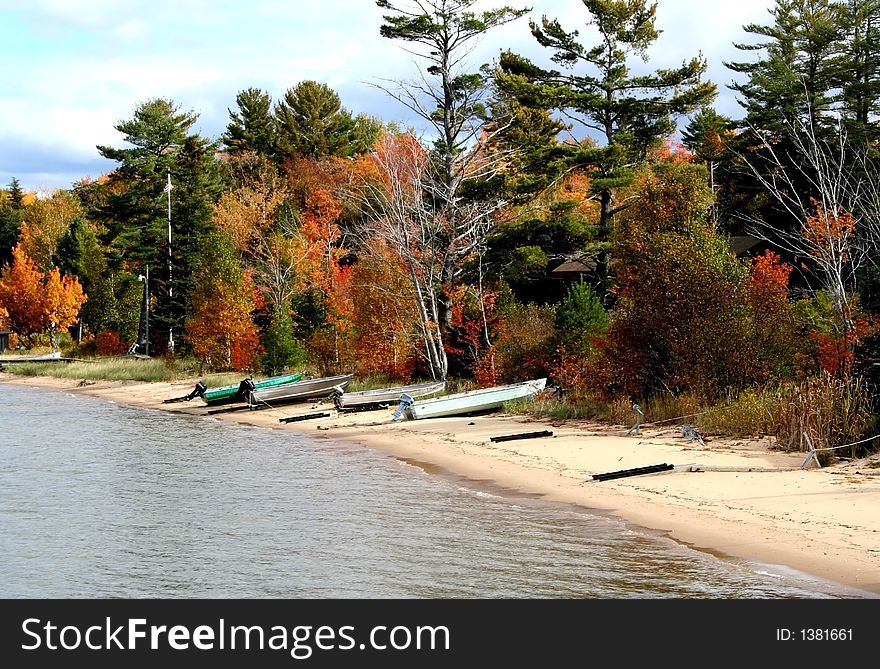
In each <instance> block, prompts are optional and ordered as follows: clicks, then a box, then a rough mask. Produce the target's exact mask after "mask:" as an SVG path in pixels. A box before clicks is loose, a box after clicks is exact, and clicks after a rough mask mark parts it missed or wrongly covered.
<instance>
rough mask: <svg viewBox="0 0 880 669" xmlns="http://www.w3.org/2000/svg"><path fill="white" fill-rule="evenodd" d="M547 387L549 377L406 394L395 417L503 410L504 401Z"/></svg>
mask: <svg viewBox="0 0 880 669" xmlns="http://www.w3.org/2000/svg"><path fill="white" fill-rule="evenodd" d="M546 386H547V379H532V380H531V381H523V382H521V383H511V384H509V385H506V386H493V387H491V388H479V389H478V390H469V391H467V392H463V393H454V394H452V395H443V396H441V397H434V398H428V399H422V400H415V399H413V398H411V397H407V396H404V397H402V398H401V400H400V407H398V410H397V411H396V412H395V414H394V419H395V420H399V419H400V418H401V417H403V416H405V417H406V418H407V419H409V420H418V419H420V418H440V417H443V416H464V415H467V414H471V413H478V412H483V411H493V410H495V409H500V408H501V406H502V405H503V404H504V403H505V402H510V401H511V400H518V399H525V398H528V397H534V396H535V395H536V394H537V393H538V392H540V391H542V390H544V388H545V387H546Z"/></svg>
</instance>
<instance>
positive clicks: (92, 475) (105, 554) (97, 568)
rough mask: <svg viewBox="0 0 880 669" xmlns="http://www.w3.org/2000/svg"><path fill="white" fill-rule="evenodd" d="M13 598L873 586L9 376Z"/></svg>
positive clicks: (854, 594) (265, 432) (1, 457)
mask: <svg viewBox="0 0 880 669" xmlns="http://www.w3.org/2000/svg"><path fill="white" fill-rule="evenodd" d="M0 527H2V533H0V596H3V597H7V598H74V597H96V598H109V597H123V598H141V597H157V598H229V597H236V598H238V597H242V598H305V597H315V598H343V597H344V598H380V597H381V598H495V597H513V598H604V599H608V598H615V599H620V598H739V599H744V598H812V599H815V598H874V595H872V594H871V593H867V592H862V591H857V590H851V589H849V588H847V587H845V586H841V585H838V584H835V583H830V582H826V581H822V580H817V579H814V578H811V577H809V576H807V575H804V574H801V573H799V572H795V571H791V570H788V569H785V568H781V567H779V566H776V565H763V564H756V563H750V562H744V561H739V560H727V559H719V558H716V557H713V556H711V555H708V554H706V553H702V552H699V551H695V550H692V549H690V548H688V547H685V546H681V545H679V544H677V543H675V542H673V541H671V540H669V539H667V538H665V537H663V536H661V535H659V534H655V533H651V532H649V531H645V530H640V529H638V528H634V527H632V526H629V525H627V524H625V523H623V522H621V521H618V520H616V519H613V518H609V517H606V516H603V515H601V514H593V513H590V512H588V511H585V510H582V509H579V508H576V507H572V506H565V505H558V504H550V503H547V502H542V501H540V500H535V499H530V498H526V497H522V496H517V495H516V494H515V493H510V492H505V491H498V490H491V489H489V488H486V487H484V486H482V487H481V486H480V485H479V484H477V483H471V482H467V481H464V480H461V479H457V478H455V477H451V476H444V475H438V474H433V473H427V472H426V471H425V469H423V468H421V467H418V466H415V465H413V464H407V463H405V462H401V461H399V460H397V459H395V458H392V457H390V456H388V455H386V454H383V453H381V452H377V451H374V450H370V449H367V448H364V447H361V446H356V445H351V444H346V443H344V442H334V441H331V440H324V439H320V440H318V439H311V438H310V437H309V436H308V435H301V434H298V433H296V432H293V431H279V430H270V429H265V428H253V427H247V426H239V425H231V424H228V423H221V422H219V421H216V420H214V419H211V418H204V417H196V416H186V415H175V414H167V413H164V412H158V411H147V410H142V409H133V408H128V407H123V406H119V405H117V404H115V403H112V402H108V401H106V400H102V399H98V398H94V397H86V396H80V395H72V394H69V393H65V392H60V391H53V390H44V389H36V388H27V387H21V386H16V385H9V384H6V385H3V386H2V393H0Z"/></svg>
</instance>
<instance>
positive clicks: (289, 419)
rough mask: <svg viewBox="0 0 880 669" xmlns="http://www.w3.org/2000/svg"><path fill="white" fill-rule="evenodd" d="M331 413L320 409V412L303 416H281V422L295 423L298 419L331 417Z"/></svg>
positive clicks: (279, 420)
mask: <svg viewBox="0 0 880 669" xmlns="http://www.w3.org/2000/svg"><path fill="white" fill-rule="evenodd" d="M329 417H330V413H329V412H327V411H319V412H318V413H307V414H303V415H301V416H288V417H287V418H279V419H278V422H279V423H293V422H296V421H298V420H310V419H312V418H329Z"/></svg>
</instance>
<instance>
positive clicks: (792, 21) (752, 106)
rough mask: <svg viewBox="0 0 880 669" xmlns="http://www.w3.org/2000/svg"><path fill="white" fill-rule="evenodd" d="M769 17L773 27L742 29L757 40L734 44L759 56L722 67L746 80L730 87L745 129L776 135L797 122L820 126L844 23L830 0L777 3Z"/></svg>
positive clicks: (782, 0) (830, 95) (827, 108)
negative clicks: (744, 112)
mask: <svg viewBox="0 0 880 669" xmlns="http://www.w3.org/2000/svg"><path fill="white" fill-rule="evenodd" d="M771 15H772V16H773V19H774V23H773V25H760V24H757V23H750V24H748V25H745V26H743V30H745V31H746V32H747V33H751V34H753V35H756V36H758V37H759V38H763V39H762V40H761V41H758V42H755V43H752V44H747V43H739V44H736V45H735V46H736V47H737V48H738V49H740V50H742V51H746V52H763V55H762V57H760V58H759V59H758V60H755V61H747V62H725V65H726V66H727V67H728V68H729V69H731V70H733V71H734V72H738V73H741V74H745V75H746V76H747V79H746V80H745V81H744V82H739V83H738V82H734V83H733V84H731V86H730V88H731V89H732V90H734V91H736V92H737V93H739V96H740V97H739V102H740V104H741V105H742V106H743V108H744V109H745V111H746V117H745V119H744V121H745V123H746V125H747V126H751V127H754V128H759V129H760V130H762V131H765V132H768V133H771V134H776V135H778V134H780V133H782V132H783V131H784V125H785V124H786V123H791V122H792V121H793V119H795V118H799V119H807V118H809V119H810V120H811V121H812V122H813V123H816V124H821V123H822V122H823V119H824V117H825V115H826V114H827V113H828V112H829V111H830V110H831V109H832V107H833V104H834V95H833V90H832V89H833V88H834V87H835V82H836V80H837V78H838V75H837V73H835V67H834V56H835V54H836V52H837V49H838V47H839V37H840V31H841V28H842V25H841V21H840V12H839V11H838V5H837V3H835V2H834V0H776V5H775V7H774V8H773V10H771Z"/></svg>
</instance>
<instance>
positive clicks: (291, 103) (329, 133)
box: [275, 81, 378, 158]
mask: <svg viewBox="0 0 880 669" xmlns="http://www.w3.org/2000/svg"><path fill="white" fill-rule="evenodd" d="M275 117H276V119H277V121H278V152H279V157H280V158H284V157H285V156H288V155H290V154H292V153H297V154H299V155H301V156H305V157H307V158H326V157H327V156H352V155H354V154H355V153H357V152H363V151H364V150H365V149H366V148H369V147H370V146H372V143H373V141H375V139H376V136H378V132H377V130H378V129H377V128H376V127H375V125H374V124H373V122H372V121H370V119H369V118H367V117H357V118H355V117H353V116H352V115H351V112H349V111H348V110H347V109H345V108H344V107H343V106H342V102H341V101H340V99H339V95H338V94H337V93H336V92H335V91H334V90H333V89H332V88H330V87H329V86H327V85H326V84H321V83H318V82H316V81H302V82H300V83H299V84H297V85H296V86H294V87H293V88H290V89H288V91H287V92H286V93H285V94H284V98H283V99H282V100H281V101H280V102H279V103H278V104H276V105H275ZM374 133H375V135H374Z"/></svg>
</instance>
